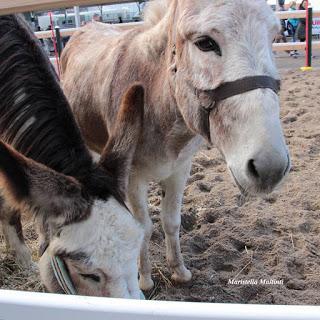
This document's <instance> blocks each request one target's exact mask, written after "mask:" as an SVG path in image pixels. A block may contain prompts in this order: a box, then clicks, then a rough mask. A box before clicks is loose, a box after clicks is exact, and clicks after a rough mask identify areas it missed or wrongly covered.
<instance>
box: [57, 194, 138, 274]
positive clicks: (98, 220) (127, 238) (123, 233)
mask: <svg viewBox="0 0 320 320" xmlns="http://www.w3.org/2000/svg"><path fill="white" fill-rule="evenodd" d="M141 241H142V229H141V227H140V225H139V224H138V223H137V222H136V221H135V219H134V218H133V216H132V215H131V214H130V212H128V211H127V210H126V209H125V208H124V207H123V206H122V205H120V204H119V203H118V202H117V201H116V200H115V199H114V198H110V199H109V200H108V201H101V200H96V201H95V202H94V204H93V206H92V210H91V213H90V215H89V217H88V218H87V219H86V220H85V221H82V222H79V223H75V224H72V225H68V226H66V227H64V228H63V229H62V232H61V233H60V236H59V237H58V238H55V239H54V240H53V242H52V244H51V250H52V253H53V254H55V253H56V252H59V251H62V252H66V253H67V254H68V253H70V252H71V253H73V254H74V253H76V252H81V253H84V254H85V256H86V258H87V260H88V263H89V264H91V265H92V267H94V268H95V267H96V268H101V269H110V270H112V269H114V268H119V267H120V266H121V265H122V266H123V265H124V264H125V263H128V262H129V261H132V262H134V263H135V262H136V258H137V254H138V251H139V249H140V245H141ZM107 271H108V270H107Z"/></svg>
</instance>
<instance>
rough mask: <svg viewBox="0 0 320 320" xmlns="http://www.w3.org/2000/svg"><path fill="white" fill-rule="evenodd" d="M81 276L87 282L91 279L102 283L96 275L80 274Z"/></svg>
mask: <svg viewBox="0 0 320 320" xmlns="http://www.w3.org/2000/svg"><path fill="white" fill-rule="evenodd" d="M79 274H80V276H81V277H82V278H83V279H86V280H87V279H89V280H92V281H94V282H100V277H99V276H97V275H96V274H85V273H79Z"/></svg>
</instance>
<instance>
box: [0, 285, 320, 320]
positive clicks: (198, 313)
mask: <svg viewBox="0 0 320 320" xmlns="http://www.w3.org/2000/svg"><path fill="white" fill-rule="evenodd" d="M22 318H23V319H28V320H29V319H30V320H43V319H45V320H58V319H61V320H65V319H76V320H319V318H320V307H315V306H314V307H313V306H276V305H239V304H213V303H198V302H197V303H192V302H169V301H141V300H140V301H138V300H122V299H107V298H93V297H80V296H65V295H52V294H46V293H30V292H18V291H4V290H0V319H1V320H20V319H22Z"/></svg>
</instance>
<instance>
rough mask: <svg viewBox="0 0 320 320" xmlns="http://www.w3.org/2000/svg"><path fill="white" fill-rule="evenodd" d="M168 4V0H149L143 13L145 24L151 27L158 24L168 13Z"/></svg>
mask: <svg viewBox="0 0 320 320" xmlns="http://www.w3.org/2000/svg"><path fill="white" fill-rule="evenodd" d="M168 5H169V3H168V0H154V1H151V2H149V3H148V4H147V5H146V8H145V10H144V14H143V17H144V19H143V20H144V24H145V26H146V27H150V28H151V27H153V26H155V25H157V24H158V23H159V22H160V21H161V20H162V19H163V18H164V16H165V15H166V13H167V9H168Z"/></svg>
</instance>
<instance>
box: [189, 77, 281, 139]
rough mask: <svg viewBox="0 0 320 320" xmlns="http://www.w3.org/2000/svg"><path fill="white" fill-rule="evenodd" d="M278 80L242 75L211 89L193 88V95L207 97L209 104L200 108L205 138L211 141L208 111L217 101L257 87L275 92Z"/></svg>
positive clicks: (215, 105) (277, 88)
mask: <svg viewBox="0 0 320 320" xmlns="http://www.w3.org/2000/svg"><path fill="white" fill-rule="evenodd" d="M280 84H281V82H280V80H277V79H274V78H272V77H270V76H264V75H260V76H250V77H244V78H241V79H238V80H235V81H230V82H224V83H222V84H221V85H220V86H219V87H217V88H216V89H213V90H200V89H197V88H195V89H194V90H195V92H194V93H195V95H196V96H197V98H198V99H199V98H200V97H201V96H205V97H206V98H208V99H209V101H210V104H209V106H203V105H201V106H200V107H201V109H200V121H201V128H202V130H203V131H204V134H205V135H206V137H207V139H208V140H209V141H210V142H211V135H210V119H209V117H210V113H211V111H213V110H214V109H215V108H217V106H218V103H219V102H221V101H223V100H225V99H228V98H231V97H234V96H237V95H239V94H242V93H246V92H249V91H253V90H257V89H271V90H272V91H273V92H275V93H276V94H278V93H279V91H280Z"/></svg>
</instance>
